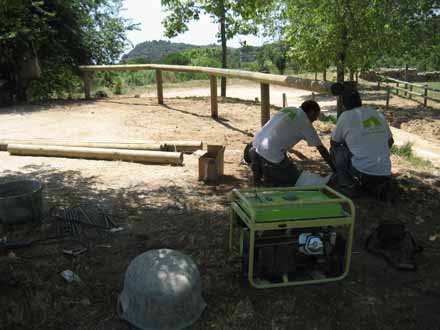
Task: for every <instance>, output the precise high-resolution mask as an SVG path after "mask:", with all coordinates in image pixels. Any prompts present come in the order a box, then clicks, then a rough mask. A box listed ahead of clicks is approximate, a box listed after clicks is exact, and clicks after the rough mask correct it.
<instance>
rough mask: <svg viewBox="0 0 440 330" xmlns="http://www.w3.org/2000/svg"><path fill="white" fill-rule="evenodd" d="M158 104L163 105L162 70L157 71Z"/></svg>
mask: <svg viewBox="0 0 440 330" xmlns="http://www.w3.org/2000/svg"><path fill="white" fill-rule="evenodd" d="M156 86H157V102H158V103H159V104H163V80H162V70H156Z"/></svg>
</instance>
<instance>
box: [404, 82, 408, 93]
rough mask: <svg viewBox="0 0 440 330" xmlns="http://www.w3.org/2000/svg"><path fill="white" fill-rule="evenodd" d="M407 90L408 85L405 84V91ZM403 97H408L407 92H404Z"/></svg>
mask: <svg viewBox="0 0 440 330" xmlns="http://www.w3.org/2000/svg"><path fill="white" fill-rule="evenodd" d="M407 89H408V84H405V90H407ZM405 96H408V93H407V92H405Z"/></svg>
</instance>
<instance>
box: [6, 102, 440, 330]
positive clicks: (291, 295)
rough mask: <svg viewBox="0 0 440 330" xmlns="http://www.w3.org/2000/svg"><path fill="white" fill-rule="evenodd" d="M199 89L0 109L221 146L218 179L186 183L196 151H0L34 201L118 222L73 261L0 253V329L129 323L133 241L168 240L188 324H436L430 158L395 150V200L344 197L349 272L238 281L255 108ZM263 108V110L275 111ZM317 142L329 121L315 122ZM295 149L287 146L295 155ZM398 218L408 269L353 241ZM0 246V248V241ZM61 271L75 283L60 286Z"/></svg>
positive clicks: (49, 230) (438, 264)
mask: <svg viewBox="0 0 440 330" xmlns="http://www.w3.org/2000/svg"><path fill="white" fill-rule="evenodd" d="M209 109H210V107H209V102H208V100H207V99H206V98H203V97H200V98H192V99H172V98H167V99H166V105H164V106H159V105H157V104H156V103H155V99H152V98H147V97H142V98H133V97H121V98H111V99H102V100H98V101H90V102H85V101H82V102H75V103H68V102H57V103H50V104H43V105H34V106H21V107H20V106H16V107H10V108H3V109H0V136H1V137H10V138H62V139H72V140H95V141H110V140H111V141H117V140H119V141H123V140H130V139H131V140H133V139H136V140H139V139H147V140H171V139H173V140H178V139H182V140H202V141H203V142H204V143H216V144H218V143H223V144H225V145H226V152H225V174H226V175H225V176H224V177H223V178H222V179H221V181H220V183H219V184H218V185H208V184H204V183H200V182H198V181H197V158H196V156H194V155H185V158H184V165H183V166H179V167H176V166H160V165H145V164H136V163H126V162H109V161H93V160H79V159H64V158H45V157H20V156H10V155H9V154H8V153H6V152H0V173H1V174H0V180H1V182H5V181H9V180H12V179H16V178H19V177H31V178H38V179H40V180H41V181H42V182H43V183H44V187H45V188H44V194H45V202H46V207H47V208H51V207H68V206H74V205H77V204H80V203H89V204H99V205H101V206H103V207H104V208H106V209H107V210H108V211H109V212H111V214H112V216H113V218H114V220H115V222H117V224H118V225H121V226H122V227H123V228H124V230H123V231H121V232H117V233H114V234H107V235H101V236H96V237H95V238H94V239H92V240H89V242H88V243H89V251H88V252H87V253H85V254H83V255H81V256H78V257H76V258H72V257H68V256H65V255H63V254H62V253H61V251H62V249H63V247H65V246H66V245H67V244H68V243H69V242H67V241H60V242H57V243H53V244H35V245H34V246H33V247H32V248H27V249H20V250H14V251H13V252H9V253H3V254H0V292H1V294H0V325H1V326H0V328H1V329H49V330H50V329H78V330H79V329H87V330H88V329H90V330H91V329H94V330H99V329H106V330H111V329H114V330H116V329H130V328H131V327H130V326H129V325H128V324H127V323H125V322H124V321H121V320H119V319H118V317H117V315H116V299H117V295H118V293H119V292H120V291H121V288H122V279H123V275H124V273H125V270H126V268H127V266H128V264H129V262H130V261H131V260H132V259H133V258H134V257H135V256H137V255H139V254H141V253H142V252H144V251H146V250H148V249H152V248H157V247H169V248H173V249H177V250H179V251H182V252H184V253H186V254H188V255H189V256H191V257H192V258H193V260H194V261H195V262H196V263H197V265H198V267H199V270H200V273H201V277H202V286H203V296H204V298H205V300H206V302H207V305H208V306H207V309H206V310H205V311H204V313H203V314H202V316H201V318H200V320H198V321H197V322H196V323H195V324H194V325H193V327H192V329H197V330H198V329H261V330H263V329H272V330H281V329H286V330H289V329H319V330H321V329H350V330H351V329H390V330H391V329H396V328H399V329H437V328H438V325H439V324H440V314H439V313H438V312H439V306H440V223H439V216H438V215H439V214H440V202H439V200H440V177H439V170H438V169H437V168H433V167H427V168H413V167H412V166H411V165H410V164H409V163H407V162H405V161H404V160H402V159H398V158H396V157H395V156H393V159H392V160H393V174H394V176H395V178H396V182H397V183H398V186H399V195H398V198H397V199H396V201H394V203H385V202H382V201H376V200H372V199H369V198H360V199H357V200H355V204H356V207H357V219H356V229H355V244H354V247H353V259H352V264H351V271H350V274H349V276H348V278H346V279H345V280H343V281H340V282H338V283H333V284H326V285H319V286H318V285H314V286H303V287H290V288H284V289H273V290H256V289H252V288H250V287H249V285H248V284H247V283H246V282H245V281H243V280H242V279H241V273H240V268H241V262H240V258H239V257H238V253H237V249H235V250H234V253H232V254H230V253H229V252H228V250H227V235H228V205H229V202H228V192H230V191H231V189H232V188H234V187H247V186H249V184H250V180H249V169H248V168H247V167H246V166H244V165H240V159H241V155H242V149H243V147H244V143H246V142H247V141H249V140H250V139H251V136H252V134H253V133H255V132H256V131H257V130H258V127H259V121H260V118H259V106H258V105H256V104H254V103H253V102H246V101H236V100H225V101H223V102H221V103H220V104H219V115H220V118H219V119H218V120H213V119H211V118H210V110H209ZM273 111H275V109H274V110H273ZM316 127H317V129H318V131H319V133H320V135H321V136H322V138H323V141H324V142H325V143H326V144H327V145H328V141H329V133H330V131H331V128H332V124H329V123H322V122H318V123H316ZM298 150H299V151H301V152H302V153H303V154H305V155H306V156H307V158H308V159H306V160H299V159H298V160H297V161H298V163H299V164H300V166H302V167H305V168H308V169H312V170H313V171H315V172H319V173H321V174H326V173H328V172H329V169H328V168H327V167H326V165H325V164H324V163H323V161H322V160H320V159H319V154H318V153H317V152H316V151H315V150H313V149H311V148H309V147H307V146H306V145H305V144H300V145H299V147H298ZM293 157H294V156H293ZM397 220H398V221H401V222H404V223H406V224H407V226H408V228H409V229H410V230H411V231H412V232H413V233H414V235H415V237H416V238H417V240H418V242H420V243H421V244H422V245H423V246H424V247H425V249H424V252H423V253H422V254H421V255H420V256H418V257H417V262H418V269H417V271H416V272H402V271H397V270H394V269H393V268H391V267H390V266H389V265H388V264H387V263H385V262H384V261H383V260H382V259H380V258H378V257H376V256H373V255H371V254H369V253H367V252H366V251H365V249H364V247H363V244H364V241H365V239H366V237H367V235H368V234H369V232H371V230H372V229H373V228H374V227H375V226H377V225H378V224H379V223H380V222H382V221H391V222H392V221H397ZM53 227H54V226H53V223H52V222H51V221H45V222H44V223H43V224H42V225H41V226H36V227H32V226H26V227H24V228H23V227H9V226H4V228H3V234H2V235H1V236H7V237H8V239H23V238H28V239H38V238H40V239H41V238H44V237H47V236H50V235H52V234H53V230H54V229H53ZM0 253H1V251H0ZM65 269H71V270H73V271H74V272H75V273H77V274H78V275H79V276H80V277H81V279H82V282H81V283H67V282H66V281H65V280H64V279H63V278H62V277H61V276H60V272H61V271H63V270H65Z"/></svg>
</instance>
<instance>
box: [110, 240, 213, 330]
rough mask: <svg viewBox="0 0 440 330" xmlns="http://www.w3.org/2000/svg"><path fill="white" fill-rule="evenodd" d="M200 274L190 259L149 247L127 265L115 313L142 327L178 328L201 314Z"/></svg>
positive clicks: (204, 305) (176, 329)
mask: <svg viewBox="0 0 440 330" xmlns="http://www.w3.org/2000/svg"><path fill="white" fill-rule="evenodd" d="M205 307H206V303H205V301H204V300H203V298H202V295H201V281H200V274H199V271H198V269H197V266H196V264H195V263H194V262H193V261H192V259H191V258H190V257H188V256H186V255H184V254H183V253H180V252H178V251H174V250H169V249H160V250H151V251H147V252H145V253H143V254H141V255H139V256H137V257H136V258H135V259H134V260H133V261H132V262H131V263H130V265H129V266H128V268H127V272H126V273H125V278H124V289H123V291H122V293H121V294H120V295H119V297H118V314H119V316H120V317H121V318H122V319H124V320H126V321H128V322H130V323H131V324H132V325H134V326H135V327H137V328H140V329H144V330H179V329H183V328H186V327H188V326H190V325H191V324H192V323H194V322H195V321H196V320H197V319H198V318H199V317H200V315H201V314H202V312H203V310H204V309H205Z"/></svg>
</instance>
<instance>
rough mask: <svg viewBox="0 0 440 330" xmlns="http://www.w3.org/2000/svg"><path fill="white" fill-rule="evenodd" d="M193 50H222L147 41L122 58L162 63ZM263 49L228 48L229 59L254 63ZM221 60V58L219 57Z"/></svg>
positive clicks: (163, 41) (249, 47)
mask: <svg viewBox="0 0 440 330" xmlns="http://www.w3.org/2000/svg"><path fill="white" fill-rule="evenodd" d="M192 48H220V46H216V45H206V46H196V45H191V44H184V43H176V42H170V41H165V40H153V41H145V42H142V43H140V44H138V45H136V46H135V47H134V48H133V49H132V50H131V51H129V52H128V53H127V54H125V55H124V56H122V60H123V61H133V60H136V59H143V61H142V63H148V62H150V63H155V62H160V61H161V60H162V59H163V58H165V57H166V56H168V55H170V54H173V53H180V52H183V51H185V50H188V49H192ZM260 49H261V47H253V46H246V47H242V48H232V47H228V53H229V55H228V56H229V57H230V56H233V57H237V58H239V59H240V61H241V62H253V61H255V60H256V58H257V53H258V52H259V51H260ZM219 59H220V57H219Z"/></svg>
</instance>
